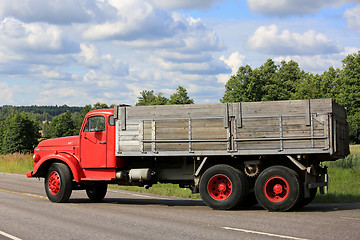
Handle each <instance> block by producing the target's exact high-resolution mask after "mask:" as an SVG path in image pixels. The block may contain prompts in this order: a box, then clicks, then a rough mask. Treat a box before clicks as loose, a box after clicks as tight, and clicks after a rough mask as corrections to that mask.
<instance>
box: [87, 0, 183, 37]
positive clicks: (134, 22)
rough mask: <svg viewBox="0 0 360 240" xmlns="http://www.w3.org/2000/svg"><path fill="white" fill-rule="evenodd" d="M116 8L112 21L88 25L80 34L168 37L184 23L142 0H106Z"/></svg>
mask: <svg viewBox="0 0 360 240" xmlns="http://www.w3.org/2000/svg"><path fill="white" fill-rule="evenodd" d="M109 3H110V4H112V5H113V7H114V8H116V9H117V18H116V19H114V20H113V21H106V22H105V23H100V24H95V25H90V26H89V28H88V29H87V30H85V31H84V33H83V37H84V38H85V39H89V40H104V39H107V40H125V41H131V40H136V39H161V38H163V37H170V36H173V35H175V34H176V33H177V32H179V31H184V30H185V26H184V25H183V24H182V23H181V22H179V21H175V20H174V19H173V17H172V16H171V14H169V13H168V12H166V11H162V10H159V9H157V8H154V7H153V6H152V5H151V4H149V3H147V2H144V1H141V0H123V1H114V0H112V1H109Z"/></svg>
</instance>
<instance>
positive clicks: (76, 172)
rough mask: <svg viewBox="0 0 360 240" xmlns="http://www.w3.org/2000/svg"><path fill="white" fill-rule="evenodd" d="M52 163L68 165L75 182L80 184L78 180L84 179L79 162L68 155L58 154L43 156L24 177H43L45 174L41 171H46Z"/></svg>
mask: <svg viewBox="0 0 360 240" xmlns="http://www.w3.org/2000/svg"><path fill="white" fill-rule="evenodd" d="M53 162H63V163H65V164H66V165H68V167H69V168H70V170H71V172H72V175H73V177H74V180H75V181H76V182H80V179H81V178H82V177H84V172H83V171H82V169H81V167H80V164H79V161H78V160H77V159H76V158H74V157H73V156H72V155H70V154H68V153H58V154H50V155H47V156H44V157H43V158H41V159H40V161H39V162H37V163H36V165H35V166H34V170H33V171H32V172H28V173H27V174H26V176H27V177H44V174H45V173H44V172H43V170H44V169H45V170H46V169H47V168H48V167H50V165H51V164H52V163H53Z"/></svg>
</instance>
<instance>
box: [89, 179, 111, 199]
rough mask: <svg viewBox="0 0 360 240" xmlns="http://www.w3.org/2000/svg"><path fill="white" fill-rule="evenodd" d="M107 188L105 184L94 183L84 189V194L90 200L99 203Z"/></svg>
mask: <svg viewBox="0 0 360 240" xmlns="http://www.w3.org/2000/svg"><path fill="white" fill-rule="evenodd" d="M107 187H108V185H107V183H103V182H98V183H94V184H91V185H89V186H87V187H86V194H87V196H88V197H89V199H90V200H92V201H95V202H100V201H101V200H103V199H104V198H105V196H106V192H107Z"/></svg>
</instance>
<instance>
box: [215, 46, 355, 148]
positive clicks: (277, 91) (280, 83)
mask: <svg viewBox="0 0 360 240" xmlns="http://www.w3.org/2000/svg"><path fill="white" fill-rule="evenodd" d="M313 98H333V99H334V100H335V101H336V102H337V103H339V104H340V105H342V106H344V107H346V109H347V114H348V123H349V128H350V140H351V141H352V142H353V143H357V144H358V143H360V51H359V52H358V53H354V54H350V55H348V56H347V57H346V58H345V59H344V60H343V67H342V69H334V68H333V67H330V68H329V70H328V71H325V72H324V73H323V74H321V75H319V74H316V75H314V74H311V73H306V72H304V71H303V70H301V69H300V68H299V65H298V63H296V62H294V61H289V62H285V61H282V62H281V63H280V65H275V63H274V61H273V60H272V59H268V60H267V61H266V63H264V65H262V66H260V67H259V68H255V69H252V68H251V67H250V66H249V65H246V66H241V67H240V68H239V70H238V71H237V73H236V75H233V76H231V77H230V79H229V80H228V82H227V83H226V85H225V94H224V96H223V98H222V99H220V101H221V102H253V101H272V100H289V99H313Z"/></svg>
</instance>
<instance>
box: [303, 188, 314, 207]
mask: <svg viewBox="0 0 360 240" xmlns="http://www.w3.org/2000/svg"><path fill="white" fill-rule="evenodd" d="M316 193H317V188H311V189H310V197H308V198H302V199H301V200H300V202H299V204H298V207H299V208H302V207H305V206H306V205H308V204H309V203H311V202H312V201H313V200H314V198H315V197H316Z"/></svg>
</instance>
